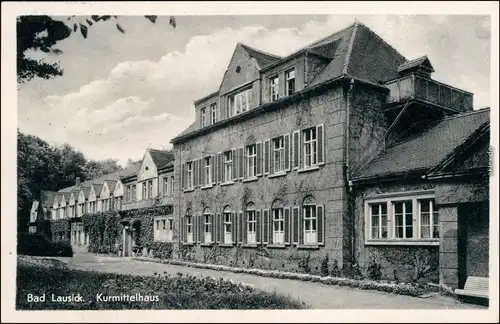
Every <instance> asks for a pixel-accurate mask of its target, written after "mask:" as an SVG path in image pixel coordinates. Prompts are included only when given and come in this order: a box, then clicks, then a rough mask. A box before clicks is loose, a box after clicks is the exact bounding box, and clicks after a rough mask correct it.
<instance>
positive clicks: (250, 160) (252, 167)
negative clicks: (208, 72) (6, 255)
mask: <svg viewBox="0 0 500 324" xmlns="http://www.w3.org/2000/svg"><path fill="white" fill-rule="evenodd" d="M246 158H247V178H252V177H255V176H256V175H257V149H256V146H255V144H254V145H250V146H247V156H246Z"/></svg>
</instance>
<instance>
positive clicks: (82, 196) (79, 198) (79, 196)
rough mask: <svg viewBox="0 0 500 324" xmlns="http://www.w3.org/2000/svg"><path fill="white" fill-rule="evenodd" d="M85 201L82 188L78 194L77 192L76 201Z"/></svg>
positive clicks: (80, 202) (81, 202)
mask: <svg viewBox="0 0 500 324" xmlns="http://www.w3.org/2000/svg"><path fill="white" fill-rule="evenodd" d="M84 202H85V193H84V192H83V189H82V190H80V194H78V203H79V204H83V203H84Z"/></svg>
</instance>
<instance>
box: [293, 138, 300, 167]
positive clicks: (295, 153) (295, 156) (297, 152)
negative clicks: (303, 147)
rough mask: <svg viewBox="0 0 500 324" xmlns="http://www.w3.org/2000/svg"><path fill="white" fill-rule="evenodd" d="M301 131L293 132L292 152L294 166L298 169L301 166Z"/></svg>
mask: <svg viewBox="0 0 500 324" xmlns="http://www.w3.org/2000/svg"><path fill="white" fill-rule="evenodd" d="M299 143H300V131H295V132H293V137H292V147H293V149H292V150H293V153H292V157H293V158H292V168H293V169H294V170H297V169H298V168H299V159H300V158H299V157H300V147H299Z"/></svg>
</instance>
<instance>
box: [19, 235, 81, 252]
mask: <svg viewBox="0 0 500 324" xmlns="http://www.w3.org/2000/svg"><path fill="white" fill-rule="evenodd" d="M17 253H18V254H21V255H33V256H59V257H72V256H73V249H72V248H71V244H70V243H69V242H67V241H63V242H51V241H49V240H47V239H46V238H45V237H43V236H42V235H39V234H26V233H20V234H18V236H17Z"/></svg>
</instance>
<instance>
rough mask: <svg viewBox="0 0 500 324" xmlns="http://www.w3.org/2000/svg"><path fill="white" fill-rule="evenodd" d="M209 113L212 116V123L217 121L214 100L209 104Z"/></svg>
mask: <svg viewBox="0 0 500 324" xmlns="http://www.w3.org/2000/svg"><path fill="white" fill-rule="evenodd" d="M210 114H211V117H212V125H213V124H215V123H216V122H217V103H216V102H214V103H213V104H211V105H210Z"/></svg>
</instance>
